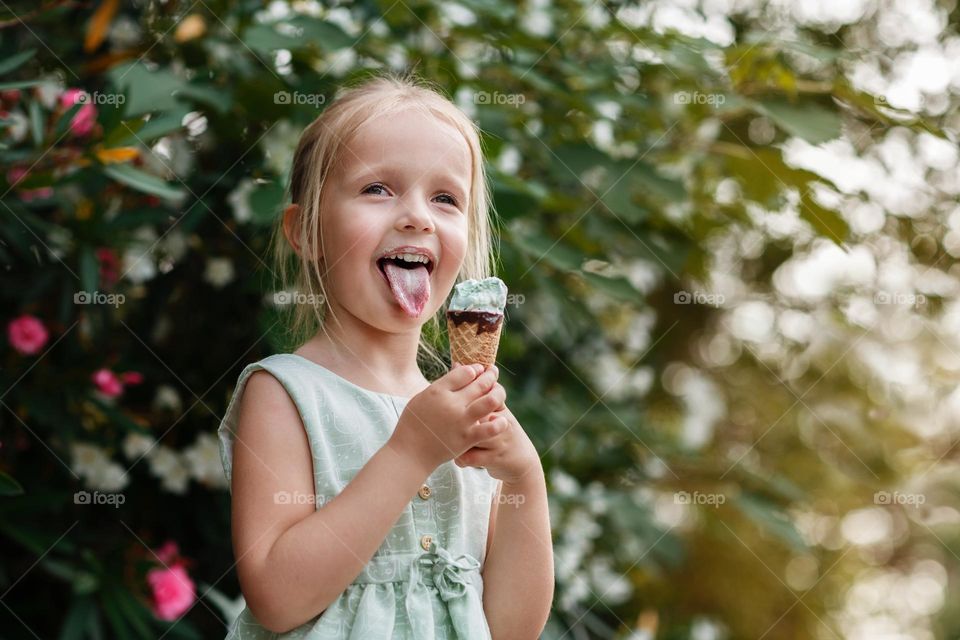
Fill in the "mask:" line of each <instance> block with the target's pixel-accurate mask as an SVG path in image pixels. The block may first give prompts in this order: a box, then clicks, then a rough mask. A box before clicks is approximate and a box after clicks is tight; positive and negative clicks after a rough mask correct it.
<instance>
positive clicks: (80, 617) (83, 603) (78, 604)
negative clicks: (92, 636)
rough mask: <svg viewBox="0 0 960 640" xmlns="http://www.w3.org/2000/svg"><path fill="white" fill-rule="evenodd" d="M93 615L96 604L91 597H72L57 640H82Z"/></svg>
mask: <svg viewBox="0 0 960 640" xmlns="http://www.w3.org/2000/svg"><path fill="white" fill-rule="evenodd" d="M95 615H96V606H95V604H94V601H93V598H91V597H89V596H80V597H77V598H74V600H73V603H72V604H71V605H70V609H69V610H68V611H67V615H66V617H65V618H64V620H63V626H62V627H61V628H60V635H59V636H58V638H59V640H83V639H84V638H86V630H87V629H88V628H89V626H90V625H91V623H92V622H93V618H94V617H95Z"/></svg>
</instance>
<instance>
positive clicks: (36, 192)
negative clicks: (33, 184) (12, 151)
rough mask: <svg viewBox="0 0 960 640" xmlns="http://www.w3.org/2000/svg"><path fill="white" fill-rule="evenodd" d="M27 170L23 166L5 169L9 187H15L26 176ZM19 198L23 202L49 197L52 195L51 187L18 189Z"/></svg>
mask: <svg viewBox="0 0 960 640" xmlns="http://www.w3.org/2000/svg"><path fill="white" fill-rule="evenodd" d="M27 173H28V172H27V170H26V169H25V168H23V167H14V168H12V169H10V171H7V182H8V183H10V187H11V188H13V187H16V186H17V184H18V183H19V182H21V181H22V180H25V179H26V177H27ZM18 191H19V194H20V199H21V200H23V201H24V202H30V201H31V200H34V199H36V198H49V197H51V196H53V187H38V188H36V189H18Z"/></svg>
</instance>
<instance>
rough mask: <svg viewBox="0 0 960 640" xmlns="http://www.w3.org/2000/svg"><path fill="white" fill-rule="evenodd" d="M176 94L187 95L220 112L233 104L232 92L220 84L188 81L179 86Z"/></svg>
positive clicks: (225, 110)
mask: <svg viewBox="0 0 960 640" xmlns="http://www.w3.org/2000/svg"><path fill="white" fill-rule="evenodd" d="M177 95H183V96H188V97H190V98H193V99H194V100H196V101H197V102H202V103H204V104H208V105H210V106H211V107H213V108H214V109H216V110H217V111H219V112H220V113H226V112H227V111H229V110H230V108H231V107H232V106H233V94H232V93H231V92H230V90H229V89H227V88H225V87H220V86H214V85H209V84H199V83H190V84H187V85H184V86H183V87H181V88H180V89H179V90H178V91H177Z"/></svg>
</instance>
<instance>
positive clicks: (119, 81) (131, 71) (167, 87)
mask: <svg viewBox="0 0 960 640" xmlns="http://www.w3.org/2000/svg"><path fill="white" fill-rule="evenodd" d="M107 75H108V77H109V78H110V80H111V82H112V83H113V84H114V85H115V86H116V87H117V88H118V89H119V91H120V92H121V93H123V94H124V95H125V97H126V101H125V103H124V104H125V107H126V109H125V111H124V114H125V116H126V117H127V118H131V117H134V116H139V115H143V114H145V113H149V112H152V111H159V112H161V113H162V112H166V111H173V110H177V109H182V108H183V106H184V105H183V102H182V101H181V100H178V98H179V97H181V96H185V97H187V98H192V99H194V100H197V101H200V102H204V103H206V104H210V105H212V106H214V108H216V109H218V110H221V111H222V110H224V109H225V107H227V106H229V105H228V102H229V101H230V92H229V91H226V90H224V89H223V88H219V87H212V86H211V85H207V84H201V83H197V82H188V81H187V80H185V79H183V78H181V77H180V76H178V75H176V74H174V73H173V72H172V71H169V70H167V69H157V70H156V71H151V70H149V69H147V67H146V66H145V65H144V64H143V63H140V62H134V63H131V64H125V65H119V66H117V67H114V68H113V69H111V70H110V71H109V72H107ZM187 111H189V109H188V110H187ZM184 113H186V112H184Z"/></svg>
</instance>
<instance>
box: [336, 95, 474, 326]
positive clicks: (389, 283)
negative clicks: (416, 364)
mask: <svg viewBox="0 0 960 640" xmlns="http://www.w3.org/2000/svg"><path fill="white" fill-rule="evenodd" d="M470 181H471V163H470V152H469V148H468V147H467V144H466V141H465V140H464V139H463V136H462V135H461V134H460V133H459V132H458V131H457V130H456V129H454V128H453V127H451V126H450V125H448V124H446V123H444V122H443V121H441V120H439V119H438V118H436V117H434V116H430V115H428V114H423V113H420V112H418V111H416V110H407V111H404V112H402V113H400V114H397V115H393V116H390V117H386V118H378V119H376V120H373V121H370V122H368V123H367V124H366V125H365V126H364V127H362V128H361V129H360V130H359V132H358V133H357V134H356V135H355V136H354V137H353V139H352V140H351V141H350V142H349V144H348V145H346V147H345V148H343V150H342V152H341V154H340V162H339V164H338V166H336V167H335V168H334V169H333V171H332V173H331V175H330V179H329V180H328V182H327V184H326V187H325V189H324V191H325V194H324V196H323V205H322V213H321V216H320V224H321V237H322V239H323V246H322V247H321V252H322V257H323V263H324V266H325V267H326V274H327V278H326V282H327V289H328V292H329V295H330V296H331V297H332V298H333V301H334V304H335V306H338V307H340V308H342V309H344V310H346V311H347V312H348V313H349V314H351V315H353V316H355V317H357V318H359V319H361V320H362V321H364V322H365V323H367V324H369V325H372V326H375V327H377V328H379V329H381V330H384V331H390V330H394V331H395V330H397V329H398V328H400V327H411V328H412V327H419V326H421V325H422V324H423V323H424V322H426V321H427V320H428V319H429V318H430V317H432V316H433V315H434V313H435V312H436V311H437V310H438V309H439V308H440V306H441V305H442V304H443V301H444V300H445V299H446V297H447V295H448V294H449V292H450V289H451V288H452V287H453V284H454V282H455V280H456V278H457V274H458V273H459V271H460V267H461V265H462V264H463V260H464V255H465V254H466V248H467V230H468V216H467V211H468V208H467V207H468V206H469V204H470V203H469V202H468V197H469V193H470ZM398 250H399V251H398ZM398 253H402V254H406V255H405V257H406V260H404V259H402V258H398V257H396V256H397V254H398ZM390 256H393V257H390ZM424 261H426V262H424Z"/></svg>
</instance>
